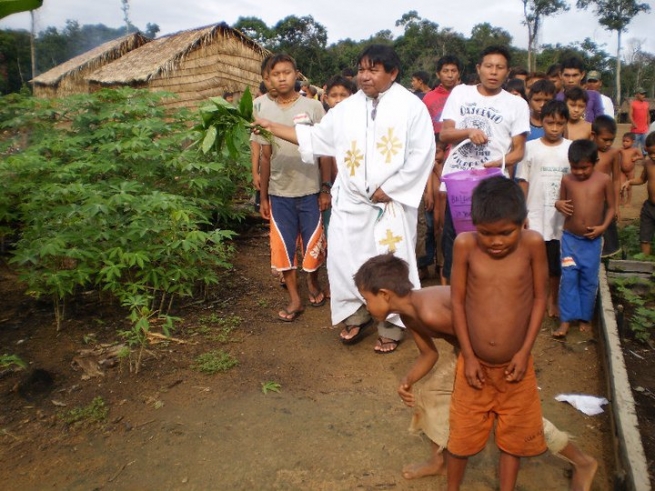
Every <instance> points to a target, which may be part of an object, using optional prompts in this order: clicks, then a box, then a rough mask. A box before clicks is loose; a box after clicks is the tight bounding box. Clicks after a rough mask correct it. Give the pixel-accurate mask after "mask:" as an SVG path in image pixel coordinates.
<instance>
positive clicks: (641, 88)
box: [635, 87, 646, 94]
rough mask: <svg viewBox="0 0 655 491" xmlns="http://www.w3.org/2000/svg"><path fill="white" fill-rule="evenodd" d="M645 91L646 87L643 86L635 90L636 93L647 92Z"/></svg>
mask: <svg viewBox="0 0 655 491" xmlns="http://www.w3.org/2000/svg"><path fill="white" fill-rule="evenodd" d="M645 93H646V89H644V88H643V87H637V90H635V94H645Z"/></svg>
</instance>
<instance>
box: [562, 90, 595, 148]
mask: <svg viewBox="0 0 655 491" xmlns="http://www.w3.org/2000/svg"><path fill="white" fill-rule="evenodd" d="M587 101H589V96H588V95H587V91H585V90H584V89H583V88H581V87H573V88H570V89H568V90H567V91H566V92H564V102H566V105H567V107H568V108H569V123H568V124H567V125H566V133H565V136H566V138H568V139H569V140H581V139H585V140H588V139H589V138H590V137H591V123H588V122H587V121H585V111H586V109H587Z"/></svg>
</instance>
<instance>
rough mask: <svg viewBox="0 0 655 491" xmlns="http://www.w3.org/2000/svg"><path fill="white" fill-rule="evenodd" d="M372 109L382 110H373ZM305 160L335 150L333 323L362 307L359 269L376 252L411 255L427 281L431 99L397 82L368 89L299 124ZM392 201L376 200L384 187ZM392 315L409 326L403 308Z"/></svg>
mask: <svg viewBox="0 0 655 491" xmlns="http://www.w3.org/2000/svg"><path fill="white" fill-rule="evenodd" d="M372 113H374V114H375V117H374V118H373V117H372ZM296 133H297V135H298V142H299V150H300V153H301V155H302V156H303V160H304V161H305V162H307V163H310V162H313V158H314V157H318V156H333V157H335V159H336V161H337V167H338V170H339V173H338V175H337V179H336V182H335V183H334V185H333V186H332V214H331V217H330V229H329V234H328V251H329V254H328V276H329V279H330V291H331V294H332V301H331V308H332V323H333V324H338V323H339V322H341V321H343V320H344V319H346V318H347V317H349V316H350V315H352V314H353V313H355V311H356V310H357V309H358V308H359V307H361V306H362V305H363V303H364V300H363V299H362V297H361V296H360V295H359V292H358V291H357V288H356V287H355V282H354V281H353V275H354V274H355V273H356V272H357V270H358V269H359V267H360V266H361V265H362V264H363V263H364V262H366V260H368V259H370V258H371V257H373V256H376V255H378V254H380V253H382V252H386V251H393V252H394V254H395V255H397V256H398V257H401V258H402V259H404V260H405V261H407V262H408V263H409V275H410V278H409V279H410V281H411V282H412V284H413V285H414V286H415V287H416V288H419V287H420V281H419V278H418V269H417V267H416V256H415V252H414V248H415V244H416V221H417V209H418V205H419V202H420V199H421V196H422V194H423V191H424V189H425V185H426V183H427V180H428V176H429V175H430V172H431V170H432V167H433V164H434V154H435V141H434V133H433V129H432V121H431V119H430V115H429V113H428V111H427V108H426V107H425V105H424V104H423V103H422V102H421V100H420V99H419V98H418V97H416V96H415V95H414V94H412V93H411V92H409V91H408V90H407V89H405V88H403V87H402V86H400V85H398V84H395V83H394V84H393V85H392V86H391V87H390V88H389V90H387V91H386V92H384V93H383V94H380V96H379V97H378V103H377V105H376V107H375V109H374V107H373V101H372V99H370V98H368V97H367V96H366V95H365V94H364V93H363V92H362V91H361V90H360V91H359V92H357V93H356V94H355V95H353V96H351V97H349V98H348V99H346V100H344V101H343V102H341V103H340V104H339V105H337V106H336V107H335V108H334V109H331V110H330V111H329V112H328V113H327V115H326V116H325V117H324V118H323V119H322V120H321V122H320V123H319V124H316V125H314V126H305V125H300V124H299V125H297V126H296ZM378 188H382V190H383V191H384V192H385V193H386V194H387V195H388V196H389V197H390V198H391V199H392V200H393V203H389V204H385V203H373V202H372V201H371V196H372V195H373V193H374V192H375V191H376V190H377V189H378ZM387 320H388V321H390V322H392V323H393V324H396V325H400V326H402V322H401V321H400V318H399V316H397V315H393V316H390V317H389V318H388V319H387Z"/></svg>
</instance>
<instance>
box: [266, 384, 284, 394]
mask: <svg viewBox="0 0 655 491" xmlns="http://www.w3.org/2000/svg"><path fill="white" fill-rule="evenodd" d="M281 388H282V386H281V385H280V384H278V383H277V382H272V381H268V382H262V392H263V393H264V395H266V394H268V393H269V392H280V389H281Z"/></svg>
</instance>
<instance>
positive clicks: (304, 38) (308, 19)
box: [271, 15, 327, 82]
mask: <svg viewBox="0 0 655 491" xmlns="http://www.w3.org/2000/svg"><path fill="white" fill-rule="evenodd" d="M272 33H273V37H272V40H271V41H272V43H271V44H272V47H273V48H274V51H277V52H285V53H287V54H289V55H291V56H293V57H294V58H295V60H296V63H297V64H298V69H299V70H301V71H302V73H303V75H305V76H306V77H308V78H309V79H310V80H311V81H313V82H321V81H322V80H321V76H322V74H323V71H324V70H323V65H324V64H325V63H326V61H327V60H326V53H325V48H326V47H327V29H325V27H324V26H323V25H322V24H320V23H318V22H316V21H315V20H314V18H313V17H312V16H311V15H308V16H305V17H296V16H295V15H290V16H288V17H285V18H284V19H282V20H281V21H279V22H278V23H277V24H275V27H273V29H272Z"/></svg>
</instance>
